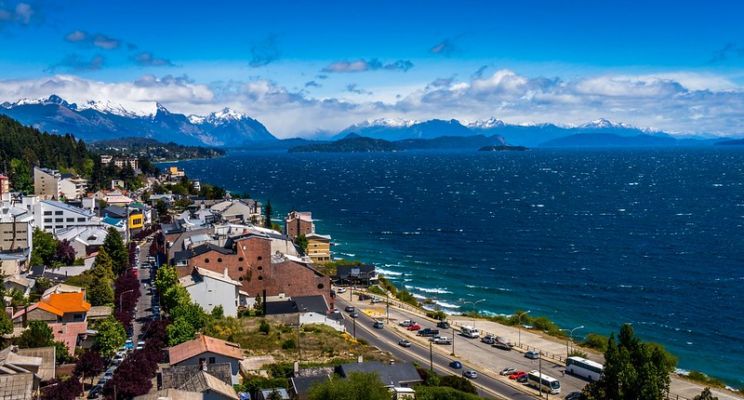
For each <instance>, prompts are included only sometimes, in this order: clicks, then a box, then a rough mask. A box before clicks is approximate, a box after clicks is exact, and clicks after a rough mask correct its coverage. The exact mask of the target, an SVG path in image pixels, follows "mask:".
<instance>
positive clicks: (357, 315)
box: [349, 311, 359, 318]
mask: <svg viewBox="0 0 744 400" xmlns="http://www.w3.org/2000/svg"><path fill="white" fill-rule="evenodd" d="M349 316H350V317H351V318H359V313H358V312H356V311H354V312H353V313H351V314H349Z"/></svg>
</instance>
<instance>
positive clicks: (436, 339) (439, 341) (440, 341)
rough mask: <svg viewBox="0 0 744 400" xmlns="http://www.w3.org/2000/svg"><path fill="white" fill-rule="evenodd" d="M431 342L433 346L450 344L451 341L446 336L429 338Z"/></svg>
mask: <svg viewBox="0 0 744 400" xmlns="http://www.w3.org/2000/svg"><path fill="white" fill-rule="evenodd" d="M431 341H432V342H434V344H452V340H450V338H448V337H446V336H437V337H434V338H431Z"/></svg>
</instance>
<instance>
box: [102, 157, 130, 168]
mask: <svg viewBox="0 0 744 400" xmlns="http://www.w3.org/2000/svg"><path fill="white" fill-rule="evenodd" d="M112 163H113V164H114V166H116V167H117V168H124V166H125V165H127V164H129V166H130V167H132V169H139V159H138V158H137V157H114V156H112V155H109V154H102V155H101V165H109V164H112Z"/></svg>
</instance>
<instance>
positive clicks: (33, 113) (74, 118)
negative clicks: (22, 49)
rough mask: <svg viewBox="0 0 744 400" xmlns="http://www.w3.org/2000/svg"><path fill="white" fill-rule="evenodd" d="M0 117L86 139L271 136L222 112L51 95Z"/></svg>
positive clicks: (10, 106)
mask: <svg viewBox="0 0 744 400" xmlns="http://www.w3.org/2000/svg"><path fill="white" fill-rule="evenodd" d="M0 114H6V115H8V116H10V117H11V118H14V119H17V120H18V121H20V122H22V123H24V124H27V125H32V126H34V127H36V128H38V129H41V130H44V131H47V132H51V133H58V134H63V133H71V134H73V135H75V136H76V137H78V138H81V139H83V140H86V141H96V140H105V139H112V138H121V137H127V136H134V137H149V138H153V139H157V140H160V141H165V142H175V143H178V144H186V145H208V146H218V147H237V146H245V145H250V143H251V142H262V141H273V140H276V138H275V137H274V136H273V135H272V134H271V133H270V132H269V131H268V130H267V129H266V127H265V126H263V125H262V124H261V123H260V122H258V121H257V120H255V119H253V118H251V117H249V116H247V115H245V114H241V113H239V112H237V111H235V110H231V109H229V108H225V109H223V110H221V111H217V112H214V113H211V114H209V115H207V116H196V115H191V116H188V117H187V116H185V115H183V114H178V113H172V112H170V111H169V110H168V109H167V108H166V107H165V106H163V105H162V104H160V103H156V102H153V103H149V104H148V103H144V104H141V103H138V104H136V105H123V104H119V103H116V102H114V101H88V102H85V103H81V104H75V103H69V102H67V101H66V100H64V99H62V98H61V97H59V96H57V95H51V96H49V97H47V98H42V99H21V100H19V101H17V102H14V103H9V102H5V103H3V104H0Z"/></svg>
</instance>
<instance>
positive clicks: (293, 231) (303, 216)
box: [284, 211, 315, 240]
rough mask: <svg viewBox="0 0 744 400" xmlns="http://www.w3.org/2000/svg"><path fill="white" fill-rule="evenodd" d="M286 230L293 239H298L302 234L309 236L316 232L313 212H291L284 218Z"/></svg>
mask: <svg viewBox="0 0 744 400" xmlns="http://www.w3.org/2000/svg"><path fill="white" fill-rule="evenodd" d="M284 231H285V232H284V233H286V234H287V236H289V238H290V239H292V240H295V239H297V236H299V235H300V234H303V235H305V236H307V235H309V234H311V233H315V224H314V223H313V215H312V213H311V212H309V211H292V212H290V213H289V214H287V217H286V218H285V219H284Z"/></svg>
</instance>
